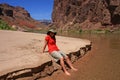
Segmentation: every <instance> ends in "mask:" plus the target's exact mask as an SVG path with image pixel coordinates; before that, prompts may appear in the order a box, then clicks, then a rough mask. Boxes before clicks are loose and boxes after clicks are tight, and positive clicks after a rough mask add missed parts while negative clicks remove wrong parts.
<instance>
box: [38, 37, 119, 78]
mask: <svg viewBox="0 0 120 80" xmlns="http://www.w3.org/2000/svg"><path fill="white" fill-rule="evenodd" d="M91 40H92V42H93V46H92V50H91V51H89V52H88V53H87V54H86V55H85V56H84V57H82V58H81V59H79V60H78V61H77V62H75V63H74V66H75V67H76V68H78V71H77V72H74V71H72V70H69V72H70V73H71V76H66V75H65V74H64V73H63V72H62V71H60V72H56V73H54V74H53V75H51V76H49V77H46V78H43V79H40V80H120V38H119V37H118V36H117V37H114V38H107V37H102V38H100V37H99V38H97V39H91ZM115 40H116V41H115Z"/></svg>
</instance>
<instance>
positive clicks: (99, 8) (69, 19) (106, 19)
mask: <svg viewBox="0 0 120 80" xmlns="http://www.w3.org/2000/svg"><path fill="white" fill-rule="evenodd" d="M52 20H53V25H55V26H58V27H60V28H61V29H73V28H76V29H80V28H82V29H95V28H100V27H103V26H111V25H112V26H114V25H120V0H54V9H53V13H52ZM83 24H85V25H83ZM97 24H100V25H97Z"/></svg>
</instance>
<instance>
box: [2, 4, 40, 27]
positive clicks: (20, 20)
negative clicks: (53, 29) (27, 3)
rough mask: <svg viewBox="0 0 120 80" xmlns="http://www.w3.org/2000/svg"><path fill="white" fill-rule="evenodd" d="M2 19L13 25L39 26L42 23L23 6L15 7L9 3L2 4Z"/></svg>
mask: <svg viewBox="0 0 120 80" xmlns="http://www.w3.org/2000/svg"><path fill="white" fill-rule="evenodd" d="M0 19H2V20H4V21H5V22H7V23H8V24H9V25H11V26H13V25H14V26H17V27H28V28H37V27H40V26H42V24H41V23H40V22H38V21H36V20H34V19H33V18H31V16H30V14H29V13H28V12H27V11H26V10H25V9H24V8H22V7H19V6H17V7H13V6H10V5H8V4H0Z"/></svg>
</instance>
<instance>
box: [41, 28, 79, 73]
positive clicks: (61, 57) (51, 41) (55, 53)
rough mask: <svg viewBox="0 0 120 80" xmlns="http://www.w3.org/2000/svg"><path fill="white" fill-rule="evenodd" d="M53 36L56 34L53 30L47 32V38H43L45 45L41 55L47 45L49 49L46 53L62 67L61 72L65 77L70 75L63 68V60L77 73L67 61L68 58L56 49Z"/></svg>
mask: <svg viewBox="0 0 120 80" xmlns="http://www.w3.org/2000/svg"><path fill="white" fill-rule="evenodd" d="M55 35H56V32H55V31H54V30H53V29H51V30H49V31H48V32H47V36H46V37H45V44H44V47H43V53H44V51H45V48H46V46H47V45H48V49H49V50H48V51H49V53H50V55H51V56H52V57H53V58H55V59H58V60H60V65H61V66H62V68H63V71H64V72H65V74H66V75H70V73H69V72H68V71H67V70H66V68H65V64H64V60H66V62H67V64H68V65H69V67H70V68H71V69H72V70H74V71H77V69H76V68H74V67H73V66H72V63H71V61H70V60H69V58H68V56H67V55H66V54H65V53H63V52H62V51H60V50H59V49H58V47H57V45H56V38H55Z"/></svg>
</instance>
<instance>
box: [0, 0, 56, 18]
mask: <svg viewBox="0 0 120 80" xmlns="http://www.w3.org/2000/svg"><path fill="white" fill-rule="evenodd" d="M53 2H54V0H0V4H1V3H8V4H10V5H12V6H21V7H23V8H25V10H27V11H28V12H29V13H30V15H31V17H32V18H34V19H36V20H42V19H47V20H51V14H52V10H53V4H54V3H53Z"/></svg>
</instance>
